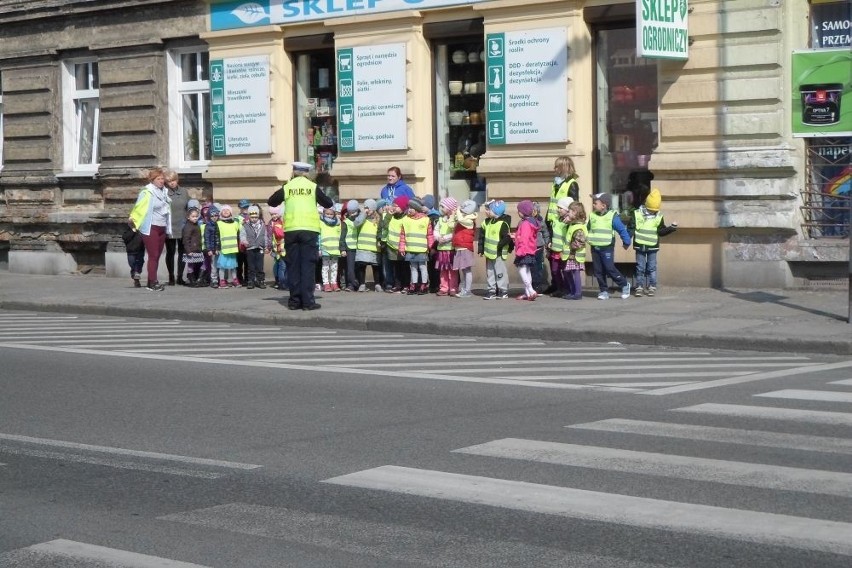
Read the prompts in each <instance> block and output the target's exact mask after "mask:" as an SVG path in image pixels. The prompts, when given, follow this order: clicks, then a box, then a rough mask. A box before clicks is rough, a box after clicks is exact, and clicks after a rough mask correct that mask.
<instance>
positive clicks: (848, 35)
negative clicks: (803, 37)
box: [811, 1, 852, 49]
mask: <svg viewBox="0 0 852 568" xmlns="http://www.w3.org/2000/svg"><path fill="white" fill-rule="evenodd" d="M811 4H812V6H811V22H812V23H813V34H811V37H812V38H813V45H812V46H811V47H814V48H817V49H831V48H838V47H850V46H852V3H850V2H848V1H839V2H831V3H822V4H815V3H813V2H811Z"/></svg>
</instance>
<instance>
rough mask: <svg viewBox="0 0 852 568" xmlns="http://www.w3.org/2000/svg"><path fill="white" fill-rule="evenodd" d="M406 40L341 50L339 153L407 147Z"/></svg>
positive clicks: (338, 55) (338, 62)
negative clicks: (404, 41)
mask: <svg viewBox="0 0 852 568" xmlns="http://www.w3.org/2000/svg"><path fill="white" fill-rule="evenodd" d="M406 94H407V93H406V86H405V44H404V43H393V44H385V45H372V46H369V47H349V48H346V49H340V50H338V51H337V105H338V106H337V120H338V125H337V128H338V144H339V148H340V151H341V152H359V151H366V150H404V149H406V148H408V136H407V132H408V119H407V117H408V113H407V105H406Z"/></svg>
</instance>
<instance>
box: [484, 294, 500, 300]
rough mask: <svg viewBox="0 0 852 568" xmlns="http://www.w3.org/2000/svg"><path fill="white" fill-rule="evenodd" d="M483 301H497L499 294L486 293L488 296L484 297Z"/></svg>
mask: <svg viewBox="0 0 852 568" xmlns="http://www.w3.org/2000/svg"><path fill="white" fill-rule="evenodd" d="M482 299H483V300H496V299H497V294H495V293H494V292H486V294H485V295H484V296H482Z"/></svg>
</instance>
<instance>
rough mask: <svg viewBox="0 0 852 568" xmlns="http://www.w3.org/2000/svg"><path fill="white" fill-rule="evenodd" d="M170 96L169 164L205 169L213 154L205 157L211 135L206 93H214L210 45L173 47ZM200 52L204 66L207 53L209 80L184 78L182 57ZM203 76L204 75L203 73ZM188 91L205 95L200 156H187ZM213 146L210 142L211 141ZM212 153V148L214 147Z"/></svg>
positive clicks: (191, 169)
mask: <svg viewBox="0 0 852 568" xmlns="http://www.w3.org/2000/svg"><path fill="white" fill-rule="evenodd" d="M167 53H168V57H167V61H168V65H167V67H168V96H169V104H168V109H169V140H168V143H169V152H168V155H169V164H170V165H171V167H172V168H173V169H175V170H177V171H183V172H203V171H204V170H205V169H206V168H207V166H208V165H209V164H210V159H211V158H205V157H203V156H204V148H205V142H206V141H207V138H208V137H210V116H209V113H208V112H207V110H208V109H207V108H205V106H204V103H203V101H204V97H203V95H205V94H206V95H207V96H208V100H209V96H210V78H209V72H210V69H209V67H210V60H209V50H208V48H207V46H202V45H195V46H191V47H181V48H175V49H170V50H169V51H168V52H167ZM190 53H196V54H198V56H199V57H198V65H199V69H201V62H202V61H203V59H204V56H205V55H206V56H207V69H206V72H207V75H208V78H207V79H206V80H197V81H186V82H184V81H183V80H182V76H183V74H182V71H183V68H182V66H181V57H182V56H184V55H186V54H190ZM199 76H200V75H199ZM184 95H201V96H200V97H199V112H198V121H199V125H198V132H199V141H198V149H199V157H200V159H198V160H187V159H186V157H185V153H184V150H185V146H184V145H185V142H186V141H185V140H184V131H183V121H184V114H183V97H184ZM207 146H208V147H209V144H207ZM210 152H211V157H212V148H211V150H210Z"/></svg>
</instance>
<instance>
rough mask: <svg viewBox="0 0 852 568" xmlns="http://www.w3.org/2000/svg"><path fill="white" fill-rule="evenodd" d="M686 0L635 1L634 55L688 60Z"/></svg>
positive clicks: (687, 12)
mask: <svg viewBox="0 0 852 568" xmlns="http://www.w3.org/2000/svg"><path fill="white" fill-rule="evenodd" d="M688 14H689V7H688V6H687V0H636V55H638V56H640V57H647V58H651V59H682V60H685V59H689V26H688V22H687V16H688Z"/></svg>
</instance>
